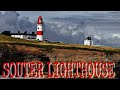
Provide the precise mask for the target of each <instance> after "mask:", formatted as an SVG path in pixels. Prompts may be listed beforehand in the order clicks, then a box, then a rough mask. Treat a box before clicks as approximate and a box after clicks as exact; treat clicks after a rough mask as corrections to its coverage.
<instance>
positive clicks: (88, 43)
mask: <svg viewBox="0 0 120 90" xmlns="http://www.w3.org/2000/svg"><path fill="white" fill-rule="evenodd" d="M84 45H93V41H92V40H84Z"/></svg>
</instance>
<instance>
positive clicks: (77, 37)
mask: <svg viewBox="0 0 120 90" xmlns="http://www.w3.org/2000/svg"><path fill="white" fill-rule="evenodd" d="M39 15H41V16H43V18H44V23H45V25H44V38H47V39H49V40H51V41H63V42H65V43H77V44H83V40H84V39H85V38H86V37H87V36H92V37H93V40H94V42H95V43H94V44H101V45H108V46H114V47H120V39H119V38H117V37H116V36H115V35H116V34H118V35H119V34H120V12H119V11H6V12H4V13H3V12H2V13H0V32H2V31H6V30H10V31H11V32H17V31H18V30H20V31H21V32H24V31H28V32H29V33H31V32H33V31H34V32H36V27H37V17H38V16H39Z"/></svg>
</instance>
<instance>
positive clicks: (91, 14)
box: [1, 11, 120, 21]
mask: <svg viewBox="0 0 120 90" xmlns="http://www.w3.org/2000/svg"><path fill="white" fill-rule="evenodd" d="M1 12H4V11H1ZM17 12H18V13H19V14H20V16H19V17H23V16H26V17H29V18H30V20H31V21H34V20H36V18H37V17H38V16H40V15H41V16H42V17H43V18H45V19H46V18H48V17H66V16H71V15H80V16H84V17H86V18H98V19H114V20H118V19H120V11H17Z"/></svg>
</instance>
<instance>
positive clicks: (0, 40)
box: [0, 35, 120, 53]
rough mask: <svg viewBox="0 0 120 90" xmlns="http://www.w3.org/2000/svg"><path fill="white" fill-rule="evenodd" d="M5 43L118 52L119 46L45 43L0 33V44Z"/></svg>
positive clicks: (119, 51) (119, 50)
mask: <svg viewBox="0 0 120 90" xmlns="http://www.w3.org/2000/svg"><path fill="white" fill-rule="evenodd" d="M5 44H14V45H26V46H30V47H38V48H48V49H52V48H60V49H74V50H78V49H81V50H90V51H100V52H105V53H120V48H112V47H107V46H87V45H82V44H64V43H62V44H61V43H46V42H38V41H37V40H35V41H29V40H24V39H17V38H13V37H10V36H4V35H0V45H5Z"/></svg>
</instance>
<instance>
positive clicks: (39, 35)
mask: <svg viewBox="0 0 120 90" xmlns="http://www.w3.org/2000/svg"><path fill="white" fill-rule="evenodd" d="M42 26H43V19H42V17H41V16H39V17H38V23H37V36H36V40H39V41H43V30H42V29H43V28H42Z"/></svg>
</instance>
